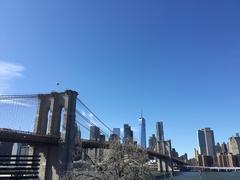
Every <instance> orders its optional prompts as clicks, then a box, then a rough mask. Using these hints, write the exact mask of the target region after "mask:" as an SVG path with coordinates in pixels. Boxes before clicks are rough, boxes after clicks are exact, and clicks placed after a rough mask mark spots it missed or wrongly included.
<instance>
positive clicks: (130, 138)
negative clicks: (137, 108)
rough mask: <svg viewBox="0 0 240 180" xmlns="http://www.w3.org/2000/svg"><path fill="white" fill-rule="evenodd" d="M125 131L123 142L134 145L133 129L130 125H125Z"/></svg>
mask: <svg viewBox="0 0 240 180" xmlns="http://www.w3.org/2000/svg"><path fill="white" fill-rule="evenodd" d="M123 129H124V137H123V142H124V143H127V142H130V143H133V131H132V129H131V126H129V125H128V124H124V126H123Z"/></svg>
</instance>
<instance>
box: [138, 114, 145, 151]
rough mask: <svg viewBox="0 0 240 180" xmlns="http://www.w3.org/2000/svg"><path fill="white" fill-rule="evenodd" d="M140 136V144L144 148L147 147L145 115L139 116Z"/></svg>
mask: <svg viewBox="0 0 240 180" xmlns="http://www.w3.org/2000/svg"><path fill="white" fill-rule="evenodd" d="M139 128H140V137H139V144H140V146H142V148H144V149H146V122H145V119H144V117H142V116H141V117H140V118H139Z"/></svg>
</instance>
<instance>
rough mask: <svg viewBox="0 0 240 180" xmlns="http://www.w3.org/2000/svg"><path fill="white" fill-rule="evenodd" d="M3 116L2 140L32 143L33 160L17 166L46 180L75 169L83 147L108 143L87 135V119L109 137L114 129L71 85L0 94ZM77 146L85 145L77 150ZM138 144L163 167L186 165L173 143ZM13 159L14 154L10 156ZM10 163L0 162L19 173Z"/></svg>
mask: <svg viewBox="0 0 240 180" xmlns="http://www.w3.org/2000/svg"><path fill="white" fill-rule="evenodd" d="M33 107H34V108H35V110H33V109H34V108H33ZM30 114H34V116H35V117H31V116H30ZM0 122H1V125H0V142H13V143H25V144H28V145H30V147H31V149H32V151H31V154H29V156H27V158H30V159H31V158H32V159H31V160H30V161H32V162H31V163H26V164H25V165H26V167H25V169H23V164H22V165H21V166H20V167H18V168H19V171H21V170H24V172H28V173H26V174H25V177H29V178H33V177H39V179H46V180H50V179H56V180H58V179H60V177H61V176H62V175H63V173H64V172H67V171H68V170H70V169H72V167H73V163H74V160H75V159H74V158H75V157H74V156H73V152H75V153H77V154H81V157H84V154H83V153H85V154H87V153H88V152H90V151H91V150H92V149H95V150H97V149H103V150H108V149H109V141H104V142H102V141H93V140H90V139H87V138H86V137H84V133H82V132H84V131H89V125H91V126H98V127H100V131H101V133H102V134H104V135H105V136H107V137H109V135H110V134H112V128H111V127H109V126H108V125H107V123H106V122H104V121H103V120H101V119H100V118H98V116H97V115H96V114H95V113H94V112H93V111H92V110H91V109H90V108H89V107H88V106H87V105H86V104H85V103H83V101H82V100H81V99H80V98H78V93H77V92H76V91H72V90H66V91H65V92H60V93H59V92H51V93H49V94H25V95H1V96H0ZM78 131H79V132H81V133H78ZM80 134H82V136H83V137H81V135H80ZM76 146H80V147H81V149H84V151H81V152H76V151H77V149H76ZM139 150H141V151H145V152H146V153H147V154H148V156H149V158H150V157H154V158H155V159H157V167H158V170H159V171H161V172H164V171H172V170H173V168H174V167H181V166H183V165H185V162H183V161H181V160H179V159H177V158H173V157H172V155H171V147H170V151H169V153H162V152H161V151H158V150H156V151H153V150H147V149H141V148H140V147H139ZM95 152H97V151H95ZM3 158H6V157H4V155H1V154H0V164H1V160H2V159H3ZM19 158H21V157H19ZM34 158H35V159H34ZM12 159H14V158H13V157H10V160H9V161H12ZM33 164H34V165H35V166H33ZM1 165H3V164H1ZM12 165H13V164H11V162H9V163H8V164H7V165H6V164H4V166H0V174H4V173H5V174H6V173H8V172H11V173H12V174H14V173H17V172H16V171H15V170H16V167H13V166H12ZM14 169H15V170H14ZM19 171H18V172H19ZM30 172H32V173H30ZM33 174H34V175H33Z"/></svg>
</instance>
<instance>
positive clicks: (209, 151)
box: [197, 128, 216, 157]
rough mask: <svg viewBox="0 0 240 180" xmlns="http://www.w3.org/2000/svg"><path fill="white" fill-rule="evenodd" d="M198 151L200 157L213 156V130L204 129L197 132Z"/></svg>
mask: <svg viewBox="0 0 240 180" xmlns="http://www.w3.org/2000/svg"><path fill="white" fill-rule="evenodd" d="M197 134H198V144H199V151H200V154H202V155H207V156H212V157H213V156H215V154H216V153H215V140H214V133H213V130H211V129H210V128H204V129H200V130H198V133H197Z"/></svg>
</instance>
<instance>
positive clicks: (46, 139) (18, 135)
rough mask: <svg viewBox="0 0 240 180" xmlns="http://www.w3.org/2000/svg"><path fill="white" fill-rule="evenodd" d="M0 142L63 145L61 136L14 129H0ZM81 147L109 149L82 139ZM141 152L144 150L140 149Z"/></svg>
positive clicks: (177, 160)
mask: <svg viewBox="0 0 240 180" xmlns="http://www.w3.org/2000/svg"><path fill="white" fill-rule="evenodd" d="M0 141H4V142H18V143H28V144H47V145H57V144H58V143H61V138H60V137H59V136H49V135H41V134H36V133H32V132H26V131H19V130H13V129H6V128H0ZM81 146H82V147H83V148H104V149H108V148H109V143H108V142H104V143H101V142H96V141H91V140H86V139H82V140H81ZM139 150H140V151H141V150H142V149H139ZM147 154H148V155H149V156H153V157H157V158H160V159H165V160H169V159H170V157H169V156H166V155H163V154H159V153H157V152H154V151H149V150H147ZM172 161H173V162H175V163H177V164H183V165H184V164H186V163H185V162H183V161H181V160H179V159H177V158H172Z"/></svg>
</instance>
